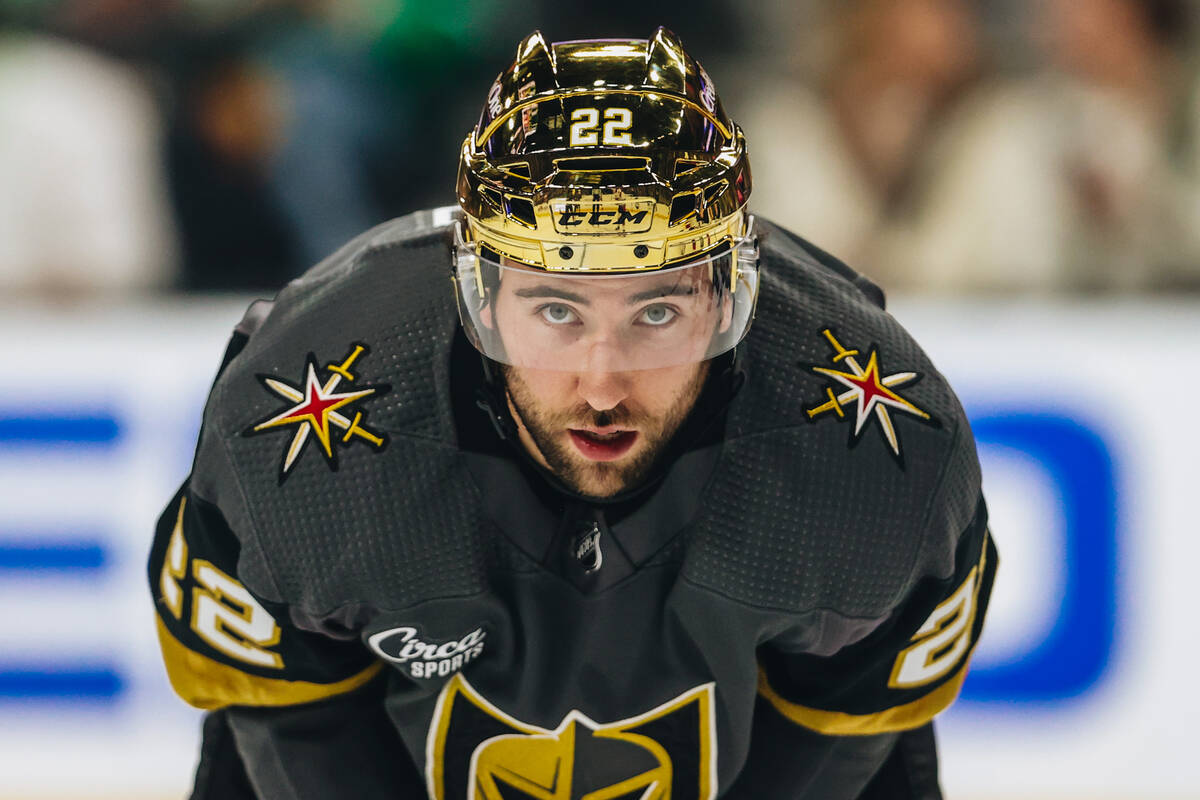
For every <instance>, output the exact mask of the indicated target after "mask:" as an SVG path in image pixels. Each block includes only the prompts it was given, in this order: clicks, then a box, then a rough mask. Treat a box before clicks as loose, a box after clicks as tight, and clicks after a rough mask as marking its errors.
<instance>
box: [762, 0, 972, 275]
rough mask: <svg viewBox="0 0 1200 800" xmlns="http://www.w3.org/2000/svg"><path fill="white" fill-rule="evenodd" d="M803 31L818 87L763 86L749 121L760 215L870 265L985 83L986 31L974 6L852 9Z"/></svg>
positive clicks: (861, 5) (830, 7) (836, 8)
mask: <svg viewBox="0 0 1200 800" xmlns="http://www.w3.org/2000/svg"><path fill="white" fill-rule="evenodd" d="M795 22H796V23H797V24H796V36H795V38H796V41H795V43H794V52H795V53H798V54H800V55H801V56H802V57H805V58H808V59H809V60H810V61H816V62H817V63H809V64H806V65H805V66H807V67H808V68H809V69H810V70H811V71H813V72H815V76H814V77H813V79H812V80H811V81H805V80H804V77H805V76H796V75H790V76H788V77H786V78H783V79H782V80H777V81H769V82H766V83H764V84H762V85H760V86H759V87H757V88H758V92H757V94H756V96H755V98H754V100H753V102H752V103H751V104H750V106H749V108H748V110H747V112H746V113H745V114H744V116H743V118H742V119H741V120H740V121H741V123H742V125H743V127H744V128H745V129H746V133H747V137H748V141H749V144H750V151H751V159H752V163H753V164H754V167H755V173H754V179H755V189H754V192H755V193H754V200H753V206H754V208H755V209H756V210H758V211H760V212H761V213H763V214H764V215H766V216H768V217H771V218H773V219H775V220H777V221H779V222H781V223H783V224H784V225H786V226H788V227H791V228H793V229H794V230H796V231H798V232H800V233H801V234H803V235H805V236H807V237H809V238H811V239H812V240H813V241H814V242H815V243H816V244H818V245H820V246H821V247H824V248H826V249H828V250H830V251H832V252H833V253H835V254H837V255H838V256H840V257H842V258H846V259H848V260H850V261H851V263H857V264H862V263H864V261H863V259H864V258H865V257H866V255H867V252H868V248H869V245H870V244H871V242H872V241H873V240H874V237H875V236H877V234H878V232H879V229H880V228H881V227H882V226H884V225H886V224H887V223H888V221H889V220H890V219H891V218H893V217H895V216H896V215H897V214H899V213H900V211H901V209H902V208H903V207H905V206H906V205H907V204H909V203H910V202H911V201H912V198H913V196H914V195H915V194H917V193H918V192H919V191H920V183H921V181H922V179H923V177H924V176H923V172H922V170H923V168H924V167H925V165H926V163H927V161H928V159H929V150H930V144H931V142H932V141H933V139H934V138H935V137H936V136H937V135H939V134H940V133H941V132H942V130H943V129H944V128H945V126H946V125H947V122H948V120H949V119H950V118H951V117H952V114H953V112H954V111H955V110H956V109H957V108H958V107H959V104H960V100H961V99H962V98H963V96H964V95H965V94H966V93H967V91H968V89H969V88H970V87H971V86H972V85H973V84H974V82H975V80H976V77H977V76H978V75H979V72H980V57H979V45H978V39H979V31H978V21H977V19H976V17H975V15H974V13H973V10H972V8H971V6H970V5H969V4H968V2H966V0H851V1H850V2H839V3H830V4H827V5H826V6H825V8H824V10H823V12H821V11H818V10H811V9H810V11H809V13H808V14H806V15H805V17H804V19H797V20H795ZM869 268H870V264H869V263H868V269H869Z"/></svg>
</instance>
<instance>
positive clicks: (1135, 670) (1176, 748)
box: [0, 300, 1200, 800]
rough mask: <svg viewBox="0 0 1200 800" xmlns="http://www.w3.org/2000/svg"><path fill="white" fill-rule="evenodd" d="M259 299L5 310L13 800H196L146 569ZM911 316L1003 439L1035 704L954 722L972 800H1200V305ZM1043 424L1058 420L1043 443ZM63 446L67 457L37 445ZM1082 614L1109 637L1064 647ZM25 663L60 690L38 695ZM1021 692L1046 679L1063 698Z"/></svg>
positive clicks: (1001, 631) (1013, 573)
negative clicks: (1088, 478)
mask: <svg viewBox="0 0 1200 800" xmlns="http://www.w3.org/2000/svg"><path fill="white" fill-rule="evenodd" d="M243 305H244V302H243V301H241V300H210V301H204V302H200V301H189V302H185V301H176V302H172V303H160V304H146V305H131V306H122V307H116V308H112V307H106V308H91V307H82V308H70V309H58V310H54V309H44V310H29V309H18V308H15V307H5V306H0V364H3V375H4V377H3V378H2V379H0V609H3V611H4V613H3V614H2V615H0V800H10V799H11V798H34V797H47V798H49V797H71V798H79V800H87V798H102V797H103V798H108V797H139V798H140V797H147V798H149V797H156V798H157V797H161V798H179V797H182V796H184V794H185V793H186V791H187V788H188V786H189V784H190V777H191V770H192V768H193V764H194V761H195V756H196V734H197V721H198V715H197V714H195V713H194V712H192V711H190V710H188V709H187V708H186V707H184V706H182V704H181V703H179V702H178V701H176V700H175V699H174V697H173V695H171V693H170V690H169V689H168V687H167V685H166V681H165V678H164V677H163V675H162V671H161V667H160V665H159V663H158V656H157V645H156V643H155V640H154V626H153V619H152V615H151V609H150V603H149V601H148V589H147V587H146V581H145V577H144V563H145V555H146V550H147V547H148V544H149V538H150V532H151V530H152V525H153V521H154V519H155V517H156V516H157V514H158V512H159V510H160V509H161V507H162V506H163V505H164V504H165V502H166V500H167V499H168V498H169V497H170V495H171V493H172V492H173V491H174V489H175V488H176V486H177V484H178V483H179V481H180V480H181V479H182V477H183V476H184V475H185V473H186V471H187V468H188V461H189V458H190V448H191V438H192V437H193V436H194V435H195V430H196V426H197V425H198V418H199V410H200V407H201V404H202V402H203V398H204V394H205V392H206V390H207V386H208V383H209V381H210V380H211V377H212V374H213V372H214V370H215V369H216V366H217V364H218V363H219V359H220V355H221V351H222V348H223V346H224V342H225V339H226V337H227V335H228V332H229V330H230V329H231V327H232V326H233V325H234V324H235V323H236V321H237V319H238V317H239V316H240V312H241V308H242V307H243ZM894 310H895V313H896V314H897V316H898V317H899V318H900V320H901V321H902V322H904V323H905V324H906V325H907V326H908V327H909V328H910V330H912V331H913V333H914V334H916V335H917V337H918V339H919V340H920V341H921V342H922V343H923V345H924V346H925V348H926V350H927V351H928V352H929V353H930V355H931V356H932V357H933V359H934V361H935V363H936V364H937V365H938V367H939V368H940V369H941V370H942V371H943V372H944V373H946V374H947V375H948V376H949V377H950V378H951V380H952V382H953V383H954V385H955V386H956V388H957V389H958V391H959V393H960V395H961V396H962V397H963V399H964V402H965V403H966V404H967V406H968V409H969V410H970V411H971V413H972V415H973V417H974V416H978V417H979V418H981V419H984V427H983V428H982V430H987V431H990V432H991V433H989V437H990V438H989V439H988V440H987V441H984V440H983V438H982V437H981V447H980V451H981V456H982V458H983V461H984V465H985V490H986V491H987V493H988V498H989V502H990V504H991V506H992V520H993V532H994V534H995V537H996V540H997V542H998V544H999V547H1000V552H1001V571H1000V575H999V582H998V585H997V590H996V595H995V598H994V602H993V608H992V611H991V613H990V616H989V623H988V627H987V635H986V636H985V640H984V644H983V645H982V646H981V648H980V652H979V653H978V655H977V659H976V663H977V673H978V674H979V675H980V676H981V677H987V676H988V675H992V676H1000V677H999V678H997V681H999V682H998V683H996V685H1001V684H1003V685H1010V686H1013V685H1015V686H1018V689H1019V690H1018V691H1017V693H1016V695H1014V696H1012V697H1007V696H1005V695H997V694H996V692H995V691H992V692H991V694H989V693H988V691H980V690H976V691H975V694H974V696H973V699H972V700H971V702H967V703H962V704H960V706H957V707H956V708H955V709H954V710H952V711H951V712H950V713H949V714H948V715H946V716H945V717H944V718H943V719H942V721H941V722H940V726H941V727H940V730H941V733H942V754H943V783H944V786H945V788H946V792H947V797H948V798H952V800H975V798H987V799H988V800H991V799H992V798H995V799H996V800H1000V798H1006V799H1008V798H1011V799H1012V800H1017V799H1018V798H1021V799H1023V800H1046V799H1047V798H1089V800H1105V799H1106V798H1112V799H1113V800H1115V799H1116V798H1123V799H1126V800H1131V799H1132V798H1137V799H1138V800H1168V799H1169V800H1178V799H1179V798H1200V790H1198V789H1197V788H1196V787H1200V759H1198V758H1197V757H1196V756H1195V755H1194V754H1193V752H1192V751H1193V750H1194V744H1195V742H1196V741H1198V738H1197V735H1196V734H1195V733H1194V731H1193V730H1192V727H1193V723H1192V720H1193V719H1195V718H1197V717H1198V716H1200V690H1197V689H1196V688H1195V686H1196V681H1195V680H1194V679H1193V677H1192V674H1193V672H1194V671H1195V669H1196V665H1197V664H1198V663H1200V641H1198V640H1197V637H1196V635H1195V633H1194V632H1195V631H1196V623H1195V622H1194V616H1193V615H1194V611H1193V609H1194V607H1195V605H1196V603H1195V600H1194V597H1195V593H1194V592H1193V591H1192V589H1193V585H1194V583H1195V580H1196V577H1195V575H1194V572H1195V570H1194V567H1193V565H1194V564H1196V563H1198V562H1200V543H1198V540H1197V536H1196V534H1197V533H1200V531H1198V528H1200V525H1198V524H1197V515H1196V513H1195V512H1194V510H1193V509H1194V508H1195V507H1196V506H1195V504H1196V497H1197V494H1200V485H1198V484H1200V467H1197V466H1196V461H1197V453H1198V452H1200V431H1198V430H1197V427H1196V423H1195V422H1194V421H1193V420H1194V419H1195V417H1196V413H1195V411H1194V409H1195V407H1196V405H1197V403H1198V402H1200V400H1198V399H1197V398H1200V377H1198V375H1197V370H1198V369H1200V302H1196V303H1193V304H1190V305H1189V304H1148V303H1120V304H1103V305H1083V304H1071V305H1016V304H998V303H996V304H993V303H957V304H954V305H934V304H929V303H924V302H916V301H907V302H904V301H898V302H896V303H894ZM827 323H828V324H833V325H835V326H836V323H837V321H836V320H829V321H827ZM813 333H814V335H816V334H817V331H815V330H814V332H813ZM854 344H855V345H866V344H868V343H854ZM881 360H882V365H881V366H882V367H883V368H885V369H889V368H890V369H899V368H903V367H905V366H906V365H903V364H897V365H892V364H890V363H889V362H888V354H887V353H886V352H885V353H882V354H881ZM16 417H31V418H36V419H35V420H34V421H33V422H28V421H25V422H22V421H21V420H17V422H13V419H14V418H16ZM80 417H82V418H84V419H85V424H83V427H79V426H78V425H76V427H74V428H72V427H71V423H70V421H71V420H73V419H77V418H80ZM1026 418H1028V419H1027V421H1028V423H1029V425H1032V426H1033V427H1031V428H1030V427H1028V426H1027V427H1026V428H1022V427H1021V424H1023V423H1021V422H1020V421H1021V420H1023V419H1026ZM55 419H58V420H60V421H61V420H67V421H68V424H67V426H66V428H65V429H64V430H66V431H67V433H66V434H64V435H62V436H59V438H58V439H56V438H55V436H56V434H54V433H53V432H51V433H49V434H47V433H45V430H44V427H45V425H49V424H51V423H52V422H53V420H55ZM6 420H7V421H6ZM39 420H40V421H39ZM46 420H50V422H46ZM88 420H90V422H88ZM105 420H110V421H112V423H113V424H114V425H115V428H113V429H112V430H110V429H108V428H105V424H106V423H105ZM1014 421H1015V422H1014ZM23 425H24V426H25V427H24V428H22V427H21V426H23ZM39 425H41V426H43V427H42V428H39V427H38V426H39ZM1039 425H1042V426H1046V425H1048V427H1043V428H1038V427H1037V426H1039ZM1055 425H1057V426H1058V427H1057V428H1055V427H1054V426H1055ZM6 426H7V427H6ZM14 426H15V427H14ZM30 426H32V427H30ZM89 426H90V427H89ZM51 427H52V426H51ZM898 429H899V430H900V435H901V436H902V437H903V427H902V426H898ZM22 430H25V431H26V433H27V434H29V435H28V436H26V438H25V439H21V441H17V439H20V437H21V435H22V434H21V431H22ZM1022 430H1024V431H1026V432H1028V431H1030V430H1032V431H1034V433H1035V434H1036V433H1037V431H1040V430H1044V431H1048V432H1049V433H1047V434H1046V435H1047V436H1049V435H1051V434H1053V432H1054V431H1055V430H1059V431H1060V432H1061V431H1066V432H1067V434H1071V435H1074V434H1072V431H1074V432H1075V433H1076V434H1079V436H1077V437H1076V439H1075V440H1072V439H1070V438H1069V437H1068V438H1066V439H1063V440H1062V441H1063V442H1065V444H1064V445H1063V446H1064V447H1066V446H1067V445H1069V444H1070V443H1071V441H1077V442H1087V441H1091V442H1093V443H1096V444H1098V445H1099V446H1100V447H1102V448H1103V449H1104V450H1105V451H1106V452H1107V453H1108V455H1109V457H1110V459H1111V477H1112V479H1113V480H1112V485H1111V487H1110V488H1111V491H1112V493H1113V495H1112V496H1113V498H1114V499H1115V505H1114V506H1113V510H1112V512H1111V513H1110V514H1109V515H1108V517H1107V518H1108V519H1110V520H1111V521H1112V522H1113V534H1114V536H1115V539H1114V542H1113V545H1112V548H1113V549H1112V551H1111V552H1112V556H1113V558H1114V559H1115V562H1114V563H1115V568H1108V567H1112V564H1111V563H1109V565H1108V567H1106V568H1105V569H1096V568H1095V567H1096V565H1095V564H1094V563H1092V562H1091V561H1088V559H1083V560H1080V561H1078V562H1076V560H1075V559H1073V558H1067V557H1066V556H1067V554H1069V553H1072V552H1075V553H1080V552H1083V553H1092V552H1105V547H1106V546H1107V545H1105V544H1104V539H1105V535H1104V534H1103V533H1102V532H1097V531H1095V530H1090V529H1085V528H1081V527H1080V523H1079V520H1080V519H1084V517H1082V516H1080V513H1081V512H1080V509H1079V507H1078V504H1077V505H1076V506H1075V507H1072V506H1070V504H1069V503H1065V501H1063V500H1062V497H1063V496H1064V495H1063V494H1062V492H1063V481H1064V480H1066V481H1069V480H1071V479H1072V474H1074V473H1078V472H1079V471H1080V470H1078V469H1066V470H1065V471H1064V469H1065V468H1064V467H1063V464H1064V463H1065V464H1068V466H1070V464H1069V462H1061V463H1060V462H1059V461H1056V459H1057V458H1058V455H1057V452H1058V451H1055V454H1054V455H1052V456H1051V457H1049V460H1047V458H1046V457H1045V453H1042V454H1041V455H1039V454H1038V453H1037V452H1034V451H1036V450H1037V448H1036V447H1034V448H1032V449H1022V446H1020V440H1019V439H1012V438H1011V437H1012V436H1014V435H1019V434H1020V433H1021V431H1022ZM13 431H16V432H17V433H16V434H14V433H13ZM29 431H32V433H31V434H30V433H29ZM106 431H107V432H106ZM6 432H7V433H6ZM1014 432H1015V433H1014ZM1039 435H1040V434H1039ZM1054 435H1058V434H1054ZM5 436H8V440H6V439H5ZM14 436H16V439H14V438H13V437H14ZM1006 436H1008V437H1010V438H1008V439H1006V438H1005V437H1006ZM38 437H43V438H46V439H47V441H43V442H41V443H39V442H38V441H34V442H33V443H31V442H30V441H29V440H30V439H31V438H32V439H34V440H38ZM72 437H75V438H76V439H79V440H80V441H78V442H75V441H73V440H72ZM1089 437H1090V438H1089ZM39 441H40V440H39ZM1056 441H1057V440H1056ZM1056 447H1057V445H1056ZM1051 449H1053V448H1051ZM1076 466H1078V464H1076ZM1085 466H1086V465H1085ZM1089 469H1090V467H1089ZM1084 471H1086V470H1084ZM1089 474H1090V473H1089ZM1076 477H1078V475H1077V474H1076ZM1101 516H1103V515H1101ZM1089 519H1090V518H1089ZM46 531H49V532H51V533H52V535H53V536H54V537H57V539H58V540H59V541H67V542H72V541H74V542H77V543H79V544H80V545H81V549H80V550H79V553H80V554H79V555H78V557H77V558H76V561H75V562H72V563H66V564H54V563H39V561H38V559H39V558H40V556H38V555H36V554H34V555H31V556H30V557H29V559H28V560H29V563H28V564H26V565H24V566H21V565H20V564H16V565H15V566H14V561H13V558H17V561H20V557H14V556H12V555H11V552H12V551H11V546H12V545H14V543H16V542H17V539H18V538H21V539H22V541H25V542H27V541H28V539H29V536H30V535H32V534H34V533H38V532H46ZM5 546H10V551H9V555H8V556H4V555H3V553H4V552H5V551H4V547H5ZM89 548H90V549H89ZM1072 548H1076V549H1075V550H1072ZM1079 548H1082V549H1079ZM97 552H99V553H101V556H96V555H95V554H96V553H97ZM6 558H7V559H8V560H7V561H6V560H5V559H6ZM89 559H91V560H89ZM68 560H69V559H68ZM97 561H98V562H99V563H95V562H97ZM1099 562H1103V559H1098V560H1097V563H1099ZM1085 563H1086V564H1091V566H1088V567H1087V569H1088V570H1091V572H1089V573H1088V574H1086V575H1084V574H1083V573H1082V572H1081V570H1082V569H1083V567H1081V566H1080V565H1081V564H1085ZM1101 566H1103V564H1101ZM1105 587H1107V588H1108V589H1111V591H1112V592H1113V593H1114V594H1113V597H1114V598H1115V614H1114V615H1113V616H1112V617H1111V619H1110V618H1109V617H1108V616H1106V615H1105V614H1104V613H1103V612H1102V611H1101V612H1097V611H1096V610H1095V609H1096V608H1099V607H1100V606H1099V605H1097V604H1096V603H1091V602H1083V606H1082V609H1081V608H1080V607H1079V602H1080V601H1090V600H1091V599H1092V598H1094V597H1097V596H1101V595H1103V591H1104V588H1105ZM1097 592H1099V594H1097ZM1073 604H1074V605H1073ZM1068 608H1072V609H1075V610H1074V611H1073V612H1071V614H1068V613H1067V611H1066V609H1068ZM1072 614H1073V615H1074V616H1072ZM1076 617H1078V618H1079V619H1083V620H1086V622H1087V625H1089V626H1092V627H1088V628H1087V630H1084V631H1082V632H1081V631H1079V630H1075V631H1064V629H1063V625H1062V621H1063V620H1064V619H1075V618H1076ZM1110 631H1111V644H1105V645H1104V646H1103V647H1100V648H1099V650H1098V651H1097V650H1096V648H1094V647H1093V648H1092V651H1096V652H1092V651H1089V650H1088V647H1089V642H1091V643H1093V644H1094V642H1095V641H1096V640H1097V638H1096V636H1093V633H1096V635H1097V636H1099V638H1102V639H1105V641H1106V642H1107V637H1108V636H1109V632H1110ZM1097 632H1098V633H1097ZM1055 637H1058V638H1057V639H1056V638H1055ZM1051 641H1056V642H1059V645H1057V646H1058V647H1059V649H1058V650H1055V651H1054V653H1055V654H1056V659H1055V660H1054V661H1053V663H1054V664H1056V665H1057V666H1055V667H1054V668H1053V670H1051V671H1052V672H1054V675H1052V676H1051V678H1049V679H1045V680H1043V678H1045V676H1044V675H1039V674H1038V669H1035V668H1031V667H1029V666H1028V665H1029V664H1033V663H1035V659H1034V658H1033V656H1032V655H1031V654H1035V653H1037V652H1042V651H1039V650H1038V648H1039V647H1041V648H1042V649H1043V650H1045V646H1046V643H1047V642H1051ZM1063 648H1068V649H1063ZM1084 652H1092V656H1091V661H1090V662H1089V663H1090V666H1091V673H1088V669H1087V665H1086V664H1084V663H1083V662H1085V661H1087V659H1086V658H1083V657H1081V656H1079V653H1084ZM1097 652H1099V655H1097ZM1097 658H1099V659H1100V660H1097ZM30 665H32V667H36V668H37V669H32V667H31V666H30ZM17 668H23V669H25V670H26V672H29V671H31V670H32V671H35V672H36V671H37V670H41V671H43V672H45V671H57V672H59V673H60V676H59V679H55V680H57V682H55V680H50V681H49V683H48V684H47V683H46V682H45V681H43V682H41V683H39V682H38V679H37V676H36V675H35V676H33V677H30V676H29V675H27V674H25V675H24V676H21V675H16V670H17ZM76 673H78V675H76V676H75V677H74V678H72V677H70V676H71V675H75V674H76ZM1059 673H1061V674H1059ZM1084 673H1088V675H1087V676H1086V677H1081V676H1082V675H1084ZM63 674H66V675H67V676H68V677H67V678H65V679H63V678H62V675H63ZM14 675H16V677H14ZM1072 676H1073V677H1072ZM1000 678H1003V680H1000ZM1022 680H1028V681H1030V682H1033V683H1036V682H1038V681H1042V683H1044V684H1046V685H1045V686H1044V687H1043V688H1042V690H1040V691H1041V696H1039V697H1038V698H1036V699H1031V698H1030V697H1029V696H1027V695H1028V694H1029V693H1028V692H1027V691H1025V689H1021V688H1020V681H1022ZM72 681H74V683H72ZM1005 681H1007V683H1005ZM47 685H49V686H50V687H51V688H50V689H47V688H46V686H47ZM22 687H26V689H27V691H26V689H23V688H22ZM28 687H32V688H28ZM55 687H57V688H55ZM63 687H66V688H65V689H64V688H63ZM72 687H74V689H72ZM993 688H994V687H993ZM56 691H58V692H60V693H61V692H63V691H66V692H70V691H76V693H77V694H78V695H81V696H82V698H83V699H79V698H78V697H76V698H74V699H68V698H59V699H55V692H56ZM971 691H972V689H971V687H970V685H969V686H968V692H971ZM1018 695H1019V696H1018Z"/></svg>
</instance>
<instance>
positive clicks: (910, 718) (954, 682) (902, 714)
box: [758, 663, 968, 736]
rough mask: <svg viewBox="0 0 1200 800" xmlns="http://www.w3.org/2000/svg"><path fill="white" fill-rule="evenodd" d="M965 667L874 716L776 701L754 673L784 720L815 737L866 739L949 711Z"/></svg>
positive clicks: (761, 677)
mask: <svg viewBox="0 0 1200 800" xmlns="http://www.w3.org/2000/svg"><path fill="white" fill-rule="evenodd" d="M967 667H968V664H967V663H964V664H963V665H962V667H960V668H959V670H958V673H957V674H956V675H955V676H954V677H953V678H951V679H950V680H948V681H946V682H945V683H943V684H942V685H941V686H939V687H938V688H936V689H934V690H933V691H932V692H930V693H929V694H927V695H925V696H924V697H922V698H920V699H918V700H914V701H912V702H911V703H905V704H904V705H901V706H894V707H892V708H889V709H885V710H884V711H878V712H876V713H874V714H846V713H843V712H841V711H821V710H819V709H815V708H808V707H807V706H802V705H800V704H798V703H793V702H791V701H790V700H785V699H784V698H783V697H780V695H779V693H778V692H776V691H775V690H774V689H772V688H771V684H770V683H768V682H767V674H766V673H765V672H763V670H762V669H761V668H760V669H759V671H758V693H759V694H761V695H762V696H763V698H764V699H766V701H767V702H769V703H770V704H771V705H772V706H774V707H775V710H776V711H778V712H779V713H780V714H783V715H784V716H785V717H787V718H788V719H790V720H791V721H792V722H795V723H796V724H797V725H803V726H804V727H806V728H811V729H812V730H815V731H817V732H819V733H825V734H829V735H832V736H867V735H870V734H874V733H891V732H893V731H906V730H910V729H912V728H919V727H920V726H922V725H924V724H925V723H926V722H929V720H931V719H933V718H934V717H935V716H936V715H937V714H939V713H941V712H942V711H944V710H945V709H946V708H948V707H949V705H950V704H951V703H953V702H954V699H955V698H956V697H958V692H959V690H960V689H962V685H963V681H964V680H966V677H967Z"/></svg>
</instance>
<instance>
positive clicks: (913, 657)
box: [888, 566, 980, 689]
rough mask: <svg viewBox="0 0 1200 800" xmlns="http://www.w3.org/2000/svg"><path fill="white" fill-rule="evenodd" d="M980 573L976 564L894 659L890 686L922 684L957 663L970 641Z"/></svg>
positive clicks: (950, 668)
mask: <svg viewBox="0 0 1200 800" xmlns="http://www.w3.org/2000/svg"><path fill="white" fill-rule="evenodd" d="M979 572H980V567H978V566H976V567H975V568H974V569H972V570H971V573H970V574H969V575H967V579H966V580H965V581H963V584H962V586H960V587H958V589H957V590H955V592H954V594H952V595H950V597H948V598H946V600H944V601H942V603H941V605H939V606H938V607H937V608H935V609H934V610H933V613H932V614H930V615H929V618H928V619H927V620H925V623H924V624H923V625H922V626H921V627H920V628H918V629H917V632H916V633H915V634H913V642H914V644H913V645H912V646H910V647H908V648H905V649H904V650H902V651H901V652H900V655H899V656H898V657H897V658H896V664H895V666H894V667H892V677H891V680H889V681H888V686H891V687H892V688H893V689H911V688H913V687H914V686H922V685H924V684H926V683H930V682H932V681H935V680H937V679H938V678H940V677H942V676H943V675H945V674H946V673H948V672H950V670H952V669H954V667H955V666H957V665H958V663H959V661H960V660H961V659H962V657H963V654H964V653H966V651H967V647H968V645H970V643H971V628H972V623H973V622H974V621H975V600H976V597H977V594H978V592H977V591H976V589H977V586H976V578H977V577H978V575H979Z"/></svg>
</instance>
